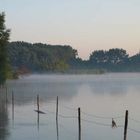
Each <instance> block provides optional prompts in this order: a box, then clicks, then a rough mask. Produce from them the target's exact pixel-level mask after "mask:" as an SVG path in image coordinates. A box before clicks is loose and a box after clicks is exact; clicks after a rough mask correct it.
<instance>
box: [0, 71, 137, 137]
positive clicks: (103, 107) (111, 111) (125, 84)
mask: <svg viewBox="0 0 140 140" xmlns="http://www.w3.org/2000/svg"><path fill="white" fill-rule="evenodd" d="M12 92H13V93H14V118H12V104H11V102H12V101H11V96H12ZM7 93H8V103H7V104H6V90H5V89H1V90H0V140H19V139H20V140H45V139H50V140H56V139H57V137H56V121H55V118H56V97H57V96H58V97H59V116H58V124H59V140H78V119H77V116H78V111H77V109H78V107H81V111H82V112H81V118H82V120H81V121H82V140H93V139H94V140H105V139H106V140H112V139H113V140H122V139H123V125H124V115H125V110H126V109H128V110H129V126H128V127H129V129H128V140H132V139H133V140H139V139H140V122H139V120H140V109H139V106H140V74H139V73H111V74H104V75H31V76H28V77H21V78H20V79H19V80H9V81H7ZM37 94H39V96H40V110H42V111H44V112H45V113H46V114H45V115H43V114H40V119H39V126H38V122H37V119H38V116H37V113H36V112H35V111H34V110H35V109H37V105H36V96H37ZM111 118H114V120H115V121H116V123H117V125H118V127H117V128H116V129H112V128H111Z"/></svg>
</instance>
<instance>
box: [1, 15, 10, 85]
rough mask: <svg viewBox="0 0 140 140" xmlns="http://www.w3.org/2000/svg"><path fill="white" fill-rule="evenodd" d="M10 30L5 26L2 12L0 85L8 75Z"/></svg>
mask: <svg viewBox="0 0 140 140" xmlns="http://www.w3.org/2000/svg"><path fill="white" fill-rule="evenodd" d="M9 34H10V30H8V29H6V27H5V14H4V13H0V85H3V84H4V83H5V81H6V77H7V71H8V70H7V69H8V67H7V66H8V65H7V64H8V63H7V50H6V46H7V44H8V40H9Z"/></svg>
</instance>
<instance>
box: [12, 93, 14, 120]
mask: <svg viewBox="0 0 140 140" xmlns="http://www.w3.org/2000/svg"><path fill="white" fill-rule="evenodd" d="M12 120H14V92H13V91H12Z"/></svg>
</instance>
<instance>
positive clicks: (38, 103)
mask: <svg viewBox="0 0 140 140" xmlns="http://www.w3.org/2000/svg"><path fill="white" fill-rule="evenodd" d="M37 111H38V112H39V95H37Z"/></svg>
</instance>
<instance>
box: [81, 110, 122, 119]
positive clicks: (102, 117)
mask: <svg viewBox="0 0 140 140" xmlns="http://www.w3.org/2000/svg"><path fill="white" fill-rule="evenodd" d="M81 112H82V113H83V114H84V115H87V116H90V117H94V118H99V119H112V118H114V119H117V118H123V117H124V116H116V117H104V116H97V115H93V114H89V113H86V112H83V111H81Z"/></svg>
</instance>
